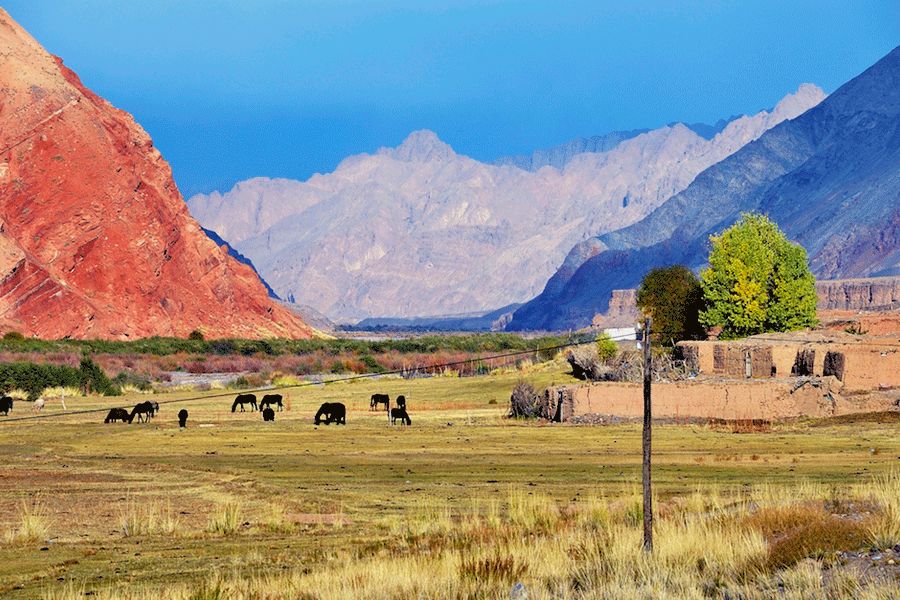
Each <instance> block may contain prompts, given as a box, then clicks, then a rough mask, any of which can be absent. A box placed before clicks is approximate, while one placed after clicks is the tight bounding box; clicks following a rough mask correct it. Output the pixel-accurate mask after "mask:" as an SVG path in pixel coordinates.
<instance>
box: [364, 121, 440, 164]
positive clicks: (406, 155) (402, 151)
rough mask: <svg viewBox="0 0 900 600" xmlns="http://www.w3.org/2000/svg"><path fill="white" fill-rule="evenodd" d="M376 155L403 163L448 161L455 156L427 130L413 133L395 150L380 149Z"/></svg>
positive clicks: (434, 134)
mask: <svg viewBox="0 0 900 600" xmlns="http://www.w3.org/2000/svg"><path fill="white" fill-rule="evenodd" d="M378 154H380V155H382V156H390V157H391V158H394V159H396V160H402V161H405V162H428V161H432V160H450V159H452V158H454V157H455V156H456V153H455V152H454V151H453V148H451V147H450V146H449V144H446V143H445V142H443V141H441V139H440V138H439V137H438V136H437V134H436V133H435V132H433V131H431V130H429V129H419V130H418V131H413V132H412V133H410V134H409V135H408V136H406V139H405V140H403V143H402V144H400V145H399V146H397V147H396V148H382V149H381V150H379V151H378Z"/></svg>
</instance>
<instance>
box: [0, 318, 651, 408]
mask: <svg viewBox="0 0 900 600" xmlns="http://www.w3.org/2000/svg"><path fill="white" fill-rule="evenodd" d="M607 337H609V336H607ZM600 339H605V338H604V337H603V336H601V335H598V336H596V337H594V338H592V339H587V340H579V341H572V342H566V343H565V344H559V345H556V346H547V347H544V348H532V349H530V350H517V351H515V352H507V353H504V354H494V355H491V356H482V357H478V358H468V359H464V360H457V361H453V362H448V363H441V364H437V365H428V366H421V367H419V366H416V367H409V368H403V369H395V370H393V371H385V372H383V373H361V374H359V375H351V376H349V377H341V378H338V379H331V380H328V381H303V382H301V383H294V384H291V385H282V386H277V387H267V388H256V389H251V390H241V392H240V393H242V394H253V393H262V392H271V391H274V390H288V389H296V388H303V387H310V386H315V385H326V384H329V383H344V382H347V381H358V380H362V379H375V378H378V377H384V376H386V375H403V374H404V373H408V372H409V371H411V370H413V369H415V370H416V371H418V370H419V369H422V370H424V371H428V370H436V369H443V368H448V367H456V366H460V365H465V364H469V363H477V362H482V361H490V360H496V359H501V358H511V357H513V356H524V355H530V354H537V353H539V352H551V351H555V350H561V349H563V348H571V347H573V346H584V345H585V344H592V343H595V342H597V341H599V340H600ZM609 339H610V340H612V341H614V342H624V341H631V340H635V339H636V338H635V335H634V334H631V335H623V336H616V337H609ZM232 396H234V392H233V391H232V392H222V393H219V394H207V395H204V396H192V397H189V398H174V399H172V400H163V401H161V402H158V404H160V405H164V404H180V403H185V402H199V401H200V400H212V399H215V398H230V397H232ZM109 409H110V407H105V408H86V409H82V410H73V411H67V412H62V413H52V414H50V413H48V414H37V415H28V416H26V417H13V418H10V419H3V420H2V421H0V424H5V423H14V422H17V421H32V420H37V419H54V418H59V417H68V416H72V415H87V414H93V413H103V412H107V411H109Z"/></svg>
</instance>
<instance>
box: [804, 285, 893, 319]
mask: <svg viewBox="0 0 900 600" xmlns="http://www.w3.org/2000/svg"><path fill="white" fill-rule="evenodd" d="M816 294H817V295H818V297H819V301H818V307H819V309H820V310H875V311H883V310H896V309H898V308H900V277H872V278H868V279H836V280H832V281H817V282H816Z"/></svg>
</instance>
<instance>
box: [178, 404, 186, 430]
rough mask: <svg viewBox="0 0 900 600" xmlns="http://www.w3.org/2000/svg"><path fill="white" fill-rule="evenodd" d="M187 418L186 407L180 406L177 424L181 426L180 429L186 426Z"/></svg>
mask: <svg viewBox="0 0 900 600" xmlns="http://www.w3.org/2000/svg"><path fill="white" fill-rule="evenodd" d="M187 418H188V411H187V409H186V408H182V409H181V410H179V411H178V426H179V427H181V428H182V429H184V428H185V427H187Z"/></svg>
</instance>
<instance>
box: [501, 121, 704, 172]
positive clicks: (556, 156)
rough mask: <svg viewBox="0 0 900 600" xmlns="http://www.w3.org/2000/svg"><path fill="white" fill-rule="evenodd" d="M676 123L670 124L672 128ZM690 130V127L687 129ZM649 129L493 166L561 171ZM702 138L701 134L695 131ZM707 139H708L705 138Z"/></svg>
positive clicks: (505, 159)
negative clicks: (588, 154)
mask: <svg viewBox="0 0 900 600" xmlns="http://www.w3.org/2000/svg"><path fill="white" fill-rule="evenodd" d="M675 125H677V123H670V124H669V127H674V126H675ZM688 129H691V127H688ZM648 131H650V130H649V129H632V130H630V131H611V132H610V133H607V134H604V135H595V136H592V137H589V138H576V139H574V140H571V141H569V142H566V143H565V144H559V145H558V146H553V147H552V148H545V149H542V150H535V151H534V152H532V153H531V154H518V155H515V156H503V157H501V158H498V159H497V160H495V161H494V163H493V164H495V165H500V166H503V165H508V166H512V167H518V168H520V169H524V170H526V171H537V170H538V169H540V168H541V167H554V168H557V169H562V168H563V167H565V166H566V165H567V164H569V161H570V160H572V158H573V157H575V156H577V155H578V154H584V153H585V152H609V151H610V150H612V149H613V148H615V147H616V146H618V145H619V144H620V143H622V142H624V141H625V140H630V139H631V138H634V137H637V136H639V135H640V134H642V133H647V132H648ZM695 133H697V135H700V136H702V137H705V136H703V134H701V133H699V132H697V131H695ZM707 139H709V138H707Z"/></svg>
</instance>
